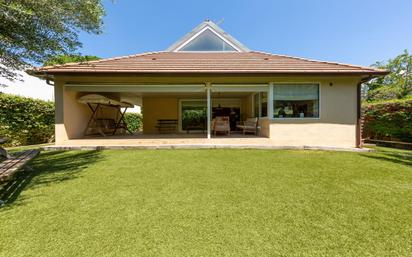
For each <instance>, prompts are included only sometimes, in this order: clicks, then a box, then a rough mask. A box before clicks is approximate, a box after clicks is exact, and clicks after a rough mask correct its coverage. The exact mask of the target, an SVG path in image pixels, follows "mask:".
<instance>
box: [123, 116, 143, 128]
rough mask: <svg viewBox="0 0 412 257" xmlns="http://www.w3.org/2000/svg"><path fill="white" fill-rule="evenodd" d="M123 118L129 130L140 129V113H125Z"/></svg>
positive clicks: (141, 118) (141, 117)
mask: <svg viewBox="0 0 412 257" xmlns="http://www.w3.org/2000/svg"><path fill="white" fill-rule="evenodd" d="M124 120H125V121H126V124H127V127H128V128H129V130H130V131H131V132H133V133H134V132H138V131H140V130H141V129H142V124H143V116H142V115H141V114H140V113H132V112H128V113H125V115H124Z"/></svg>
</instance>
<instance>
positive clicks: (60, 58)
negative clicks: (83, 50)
mask: <svg viewBox="0 0 412 257" xmlns="http://www.w3.org/2000/svg"><path fill="white" fill-rule="evenodd" d="M95 60H100V58H99V57H97V56H94V55H83V56H82V55H78V54H69V55H57V56H54V57H51V58H49V59H48V60H46V61H45V62H44V63H43V65H44V66H51V65H56V64H65V63H70V62H88V61H95Z"/></svg>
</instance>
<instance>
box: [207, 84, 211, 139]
mask: <svg viewBox="0 0 412 257" xmlns="http://www.w3.org/2000/svg"><path fill="white" fill-rule="evenodd" d="M206 95H207V139H211V138H212V129H211V125H212V121H211V117H210V116H211V114H212V99H211V98H212V96H211V83H210V82H207V83H206Z"/></svg>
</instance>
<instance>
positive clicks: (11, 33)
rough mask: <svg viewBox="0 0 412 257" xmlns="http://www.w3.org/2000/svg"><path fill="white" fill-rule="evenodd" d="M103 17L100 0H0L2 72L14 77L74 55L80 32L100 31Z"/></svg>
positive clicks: (10, 77)
mask: <svg viewBox="0 0 412 257" xmlns="http://www.w3.org/2000/svg"><path fill="white" fill-rule="evenodd" d="M103 16H104V9H103V4H102V1H101V0H59V1H56V0H0V75H1V76H2V77H5V78H7V79H10V80H13V79H16V78H17V73H16V70H22V69H25V68H26V67H27V66H28V65H30V64H34V63H43V62H44V61H45V60H48V59H51V58H53V56H58V55H67V54H73V53H74V52H75V51H76V49H78V47H80V46H81V43H80V42H79V39H78V34H79V32H80V31H85V32H87V33H93V34H99V33H101V31H102V26H103V21H102V18H103Z"/></svg>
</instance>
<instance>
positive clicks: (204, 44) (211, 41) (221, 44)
mask: <svg viewBox="0 0 412 257" xmlns="http://www.w3.org/2000/svg"><path fill="white" fill-rule="evenodd" d="M179 51H222V52H225V51H236V49H235V48H233V47H232V46H231V45H229V44H228V43H226V42H225V41H224V40H223V39H221V38H220V37H219V36H217V35H216V34H215V33H213V32H212V31H211V30H210V29H206V30H205V31H203V32H202V33H200V34H199V35H198V36H197V37H196V38H194V39H193V40H192V41H190V42H189V43H188V44H187V45H185V46H184V47H182V49H180V50H179Z"/></svg>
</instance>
